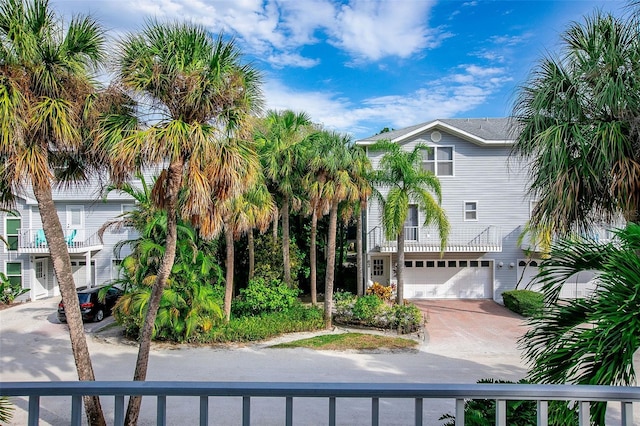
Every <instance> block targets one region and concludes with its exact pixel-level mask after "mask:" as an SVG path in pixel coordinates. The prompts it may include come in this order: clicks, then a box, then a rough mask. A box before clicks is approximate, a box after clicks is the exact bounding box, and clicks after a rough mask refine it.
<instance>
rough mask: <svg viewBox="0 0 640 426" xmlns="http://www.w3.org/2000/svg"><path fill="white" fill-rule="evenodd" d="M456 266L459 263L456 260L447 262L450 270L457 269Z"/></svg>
mask: <svg viewBox="0 0 640 426" xmlns="http://www.w3.org/2000/svg"><path fill="white" fill-rule="evenodd" d="M456 264H457V262H456V261H455V260H450V261H449V262H447V266H448V267H449V268H455V267H456Z"/></svg>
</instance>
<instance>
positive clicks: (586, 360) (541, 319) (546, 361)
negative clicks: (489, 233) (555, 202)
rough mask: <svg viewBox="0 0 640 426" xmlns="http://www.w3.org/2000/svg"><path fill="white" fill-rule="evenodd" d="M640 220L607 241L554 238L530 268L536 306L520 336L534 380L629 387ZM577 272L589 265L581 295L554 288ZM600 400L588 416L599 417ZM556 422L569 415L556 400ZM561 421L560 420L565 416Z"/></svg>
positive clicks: (638, 305) (636, 329) (638, 341)
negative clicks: (589, 290) (591, 275)
mask: <svg viewBox="0 0 640 426" xmlns="http://www.w3.org/2000/svg"><path fill="white" fill-rule="evenodd" d="M639 252H640V226H638V225H635V224H632V223H630V224H629V225H627V227H626V228H625V229H624V230H619V231H616V239H615V240H614V241H612V242H610V243H608V244H603V243H600V244H598V243H596V242H594V241H590V240H576V239H561V240H558V241H557V242H556V243H555V244H554V245H553V246H552V249H551V256H550V257H549V258H548V259H545V260H543V262H542V264H541V268H540V273H539V274H538V281H539V282H541V283H542V285H543V287H542V290H543V293H544V302H545V303H544V309H543V310H542V312H541V313H540V315H537V316H535V317H532V318H530V319H529V321H528V323H529V326H530V327H529V330H528V331H527V333H526V334H525V335H524V336H523V337H522V338H521V339H520V342H519V343H520V346H521V347H522V349H523V356H524V357H525V359H526V360H527V361H528V362H529V364H530V366H531V367H530V371H529V374H528V379H529V380H530V381H532V382H534V383H550V384H576V385H620V386H631V385H632V384H634V383H635V380H636V374H635V371H634V366H633V355H634V354H635V353H636V351H637V350H638V348H640V338H639V337H638V336H640V315H638V312H640V298H639V297H638V294H639V293H640V257H638V253H639ZM581 271H597V280H598V281H597V282H598V287H597V289H596V291H595V292H594V293H593V294H592V295H591V296H590V297H588V298H586V299H562V298H560V292H561V291H562V288H563V286H564V285H565V283H566V282H568V280H570V279H571V277H572V276H573V275H574V274H576V273H579V272H581ZM605 414H606V404H601V403H595V404H592V409H591V421H592V423H595V424H604V423H605ZM554 415H555V416H557V417H555V419H556V420H557V422H558V423H560V424H561V423H562V422H563V421H565V420H566V419H572V418H574V417H575V407H573V406H570V405H566V404H565V405H564V410H560V411H558V413H555V414H554ZM567 421H568V420H567Z"/></svg>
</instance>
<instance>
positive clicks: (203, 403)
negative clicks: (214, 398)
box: [200, 395, 209, 426]
mask: <svg viewBox="0 0 640 426" xmlns="http://www.w3.org/2000/svg"><path fill="white" fill-rule="evenodd" d="M208 424H209V397H208V396H206V395H203V396H201V397H200V426H207V425H208Z"/></svg>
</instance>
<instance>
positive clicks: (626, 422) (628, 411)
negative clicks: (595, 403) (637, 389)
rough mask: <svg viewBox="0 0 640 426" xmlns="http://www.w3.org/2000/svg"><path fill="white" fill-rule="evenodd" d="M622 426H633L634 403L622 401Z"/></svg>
mask: <svg viewBox="0 0 640 426" xmlns="http://www.w3.org/2000/svg"><path fill="white" fill-rule="evenodd" d="M621 404H622V407H621V408H622V413H621V416H622V419H621V420H622V422H621V425H622V426H633V402H631V401H622V402H621Z"/></svg>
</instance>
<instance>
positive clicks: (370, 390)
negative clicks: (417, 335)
mask: <svg viewBox="0 0 640 426" xmlns="http://www.w3.org/2000/svg"><path fill="white" fill-rule="evenodd" d="M0 395H4V396H26V397H28V398H29V420H28V424H29V425H30V426H31V425H34V426H35V425H37V424H38V422H39V412H40V397H43V396H70V397H71V421H70V424H71V425H80V424H81V422H82V397H83V396H85V395H101V396H113V397H114V398H115V404H114V424H115V425H117V426H119V425H123V424H124V412H125V410H124V408H125V405H124V404H125V396H128V395H142V396H155V397H156V401H157V402H156V407H157V411H156V416H157V417H156V423H157V424H158V425H166V421H167V397H185V396H187V397H189V396H190V397H199V399H200V413H199V414H200V417H199V418H200V420H199V424H200V425H201V426H205V425H207V424H208V421H209V398H210V397H240V398H242V424H243V425H246V426H249V425H250V424H251V400H252V398H261V397H270V398H273V397H277V398H284V399H285V404H284V413H283V414H284V423H285V424H286V425H293V402H294V398H326V399H327V400H328V423H329V425H335V424H336V400H337V399H338V398H366V399H370V400H371V424H372V425H378V424H379V421H380V420H379V419H380V399H381V398H403V399H413V400H414V419H415V422H414V423H415V424H416V425H422V424H423V401H424V400H425V399H443V398H445V399H453V400H455V401H456V403H455V407H456V408H455V415H456V425H464V401H465V399H493V400H495V401H496V425H498V426H505V425H507V424H509V423H508V421H509V419H508V418H507V415H506V414H507V404H506V402H507V401H510V400H533V401H537V407H538V410H537V418H538V421H537V424H538V425H547V415H548V401H553V400H561V401H574V402H576V404H577V406H578V409H579V424H580V425H584V426H587V425H589V407H590V402H600V401H605V402H619V403H620V404H621V413H620V418H621V423H620V424H621V425H624V426H631V425H633V421H634V419H633V404H634V403H636V402H640V388H639V387H618V386H571V385H517V384H417V383H296V382H288V383H250V382H8V383H0ZM276 409H277V407H273V410H276ZM257 423H258V424H259V423H260V420H259V419H257Z"/></svg>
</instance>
